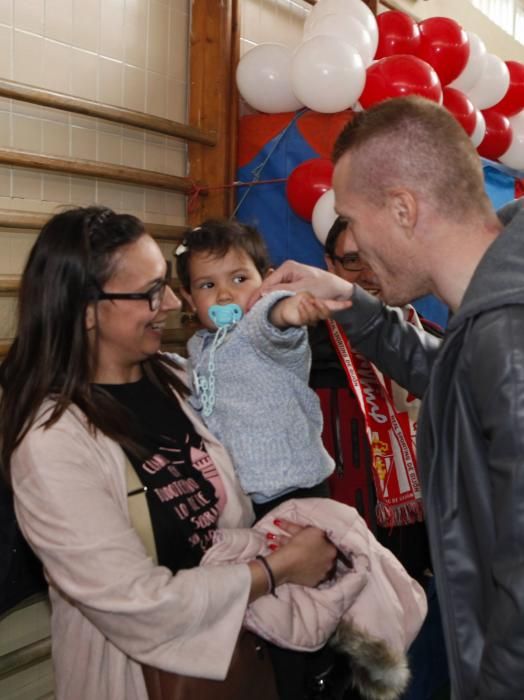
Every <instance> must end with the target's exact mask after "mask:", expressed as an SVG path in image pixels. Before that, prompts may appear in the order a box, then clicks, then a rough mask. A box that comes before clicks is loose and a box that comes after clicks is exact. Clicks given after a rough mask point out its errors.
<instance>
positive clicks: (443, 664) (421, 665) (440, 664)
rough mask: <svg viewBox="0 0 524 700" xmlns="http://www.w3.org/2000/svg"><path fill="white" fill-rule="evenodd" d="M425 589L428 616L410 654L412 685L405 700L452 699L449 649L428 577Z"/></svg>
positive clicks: (404, 696)
mask: <svg viewBox="0 0 524 700" xmlns="http://www.w3.org/2000/svg"><path fill="white" fill-rule="evenodd" d="M424 588H425V589H426V595H427V599H428V614H427V617H426V619H425V620H424V624H423V625H422V627H421V629H420V632H419V633H418V635H417V637H416V639H415V640H414V642H413V644H412V645H411V647H410V649H409V652H408V656H409V667H410V669H411V683H410V684H409V687H408V689H407V691H406V692H405V693H404V695H403V696H402V700H433V699H435V698H437V697H438V698H440V699H441V700H444V699H445V698H449V692H448V693H447V692H446V689H447V688H449V676H448V663H447V659H446V647H445V645H444V636H443V633H442V623H441V619H440V607H439V603H438V598H437V592H436V590H435V579H434V578H433V576H429V577H427V579H426V581H425V586H424Z"/></svg>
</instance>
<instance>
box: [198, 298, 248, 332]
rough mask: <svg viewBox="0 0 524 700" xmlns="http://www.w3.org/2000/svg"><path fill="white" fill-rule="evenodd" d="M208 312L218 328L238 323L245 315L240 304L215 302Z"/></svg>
mask: <svg viewBox="0 0 524 700" xmlns="http://www.w3.org/2000/svg"><path fill="white" fill-rule="evenodd" d="M207 313H208V315H209V318H210V319H211V320H212V321H213V323H214V324H215V326H216V327H217V328H223V327H224V326H231V325H232V324H234V323H238V322H239V321H240V319H241V318H242V316H243V315H244V312H243V311H242V309H241V308H240V306H239V305H238V304H224V305H223V306H222V305H220V304H213V306H210V307H209V311H208V312H207Z"/></svg>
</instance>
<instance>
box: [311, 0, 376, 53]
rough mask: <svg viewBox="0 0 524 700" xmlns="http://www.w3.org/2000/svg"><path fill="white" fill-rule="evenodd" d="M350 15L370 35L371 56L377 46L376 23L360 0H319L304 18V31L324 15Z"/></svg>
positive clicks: (372, 15) (373, 16)
mask: <svg viewBox="0 0 524 700" xmlns="http://www.w3.org/2000/svg"><path fill="white" fill-rule="evenodd" d="M332 14H335V15H337V14H338V15H344V14H345V15H350V16H351V17H355V19H358V20H359V22H361V23H362V24H363V25H364V27H365V28H366V29H367V30H368V32H369V36H370V37H371V47H372V56H374V55H375V53H376V51H377V46H378V25H377V20H376V19H375V15H374V14H373V13H372V12H371V10H370V9H369V7H368V6H367V5H365V4H364V3H363V2H362V0H319V2H317V4H316V5H315V6H314V7H313V9H312V10H311V12H310V13H309V15H308V16H307V18H306V22H305V24H304V31H309V29H310V28H311V27H312V26H313V25H314V24H315V22H317V21H318V20H319V19H320V18H321V17H323V16H324V15H332Z"/></svg>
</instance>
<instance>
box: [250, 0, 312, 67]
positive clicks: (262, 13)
mask: <svg viewBox="0 0 524 700" xmlns="http://www.w3.org/2000/svg"><path fill="white" fill-rule="evenodd" d="M310 10H311V5H309V4H308V3H306V2H303V0H241V3H240V12H241V16H240V37H241V39H240V55H243V54H244V53H245V52H246V51H248V50H249V49H250V48H252V47H253V46H255V45H256V44H262V43H266V42H271V43H279V44H285V45H286V46H290V47H292V48H293V47H295V46H298V44H299V43H300V41H301V39H302V29H303V26H304V20H305V18H306V16H307V14H308V12H309V11H310Z"/></svg>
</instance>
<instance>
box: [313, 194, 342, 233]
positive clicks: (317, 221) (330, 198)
mask: <svg viewBox="0 0 524 700" xmlns="http://www.w3.org/2000/svg"><path fill="white" fill-rule="evenodd" d="M336 218H337V212H336V211H335V191H334V190H326V192H324V194H323V195H322V196H321V197H319V199H318V200H317V203H316V204H315V207H314V209H313V214H312V216H311V225H312V226H313V231H314V232H315V236H316V237H317V238H318V240H319V241H320V242H321V243H322V245H324V243H325V242H326V238H327V235H328V233H329V229H330V228H331V227H332V226H333V224H334V223H335V219H336Z"/></svg>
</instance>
